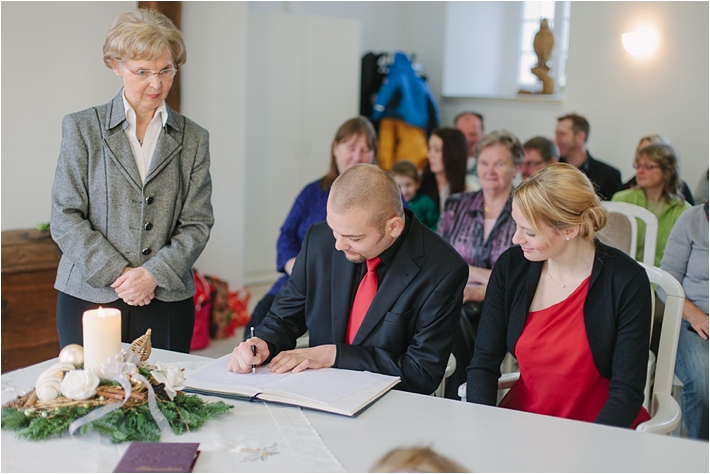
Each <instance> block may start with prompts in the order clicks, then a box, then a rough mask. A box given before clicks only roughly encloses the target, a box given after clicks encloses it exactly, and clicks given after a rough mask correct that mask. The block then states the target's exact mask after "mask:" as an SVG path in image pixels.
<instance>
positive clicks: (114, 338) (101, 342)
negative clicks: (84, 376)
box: [82, 307, 121, 377]
mask: <svg viewBox="0 0 710 474" xmlns="http://www.w3.org/2000/svg"><path fill="white" fill-rule="evenodd" d="M82 323H83V327H84V369H86V370H91V371H93V372H94V373H95V374H96V375H98V376H99V377H101V376H102V374H101V364H105V363H107V362H108V361H109V359H110V358H113V356H114V355H116V354H117V353H119V352H121V311H120V310H118V309H115V308H105V309H104V308H101V307H99V309H91V310H89V311H85V312H84V317H83V320H82Z"/></svg>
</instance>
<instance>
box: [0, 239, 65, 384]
mask: <svg viewBox="0 0 710 474" xmlns="http://www.w3.org/2000/svg"><path fill="white" fill-rule="evenodd" d="M60 257H61V252H60V251H59V248H58V247H57V245H56V244H55V243H54V241H53V240H52V239H51V237H50V235H49V232H40V231H37V230H34V229H22V230H7V231H3V232H2V372H3V373H4V372H8V371H10V370H14V369H18V368H21V367H26V366H28V365H32V364H36V363H37V362H42V361H45V360H47V359H51V358H53V357H57V355H58V354H59V336H58V334H57V317H56V312H57V290H55V289H54V279H55V277H56V275H57V265H58V264H59V258H60Z"/></svg>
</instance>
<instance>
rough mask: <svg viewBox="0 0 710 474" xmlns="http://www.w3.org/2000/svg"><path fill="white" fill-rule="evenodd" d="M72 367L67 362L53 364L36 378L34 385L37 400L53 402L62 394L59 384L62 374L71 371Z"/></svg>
mask: <svg viewBox="0 0 710 474" xmlns="http://www.w3.org/2000/svg"><path fill="white" fill-rule="evenodd" d="M73 369H74V365H73V364H70V363H68V362H59V363H57V364H54V365H53V366H51V367H50V368H48V369H47V370H45V371H44V372H42V373H41V374H40V376H39V377H37V382H36V383H35V393H37V398H38V399H39V400H41V401H43V402H47V401H51V400H54V399H55V398H57V397H59V395H61V394H62V391H61V389H60V388H59V384H60V383H61V381H62V379H63V378H64V372H66V371H69V370H73Z"/></svg>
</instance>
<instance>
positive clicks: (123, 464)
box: [113, 441, 200, 472]
mask: <svg viewBox="0 0 710 474" xmlns="http://www.w3.org/2000/svg"><path fill="white" fill-rule="evenodd" d="M199 446H200V443H149V442H142V441H134V442H132V443H131V444H130V445H129V446H128V449H127V450H126V452H125V453H123V457H122V458H121V460H120V461H119V462H118V464H117V465H116V469H114V470H113V472H192V468H193V467H194V466H195V461H197V456H198V455H199V454H200V452H199V451H198V450H197V448H198V447H199Z"/></svg>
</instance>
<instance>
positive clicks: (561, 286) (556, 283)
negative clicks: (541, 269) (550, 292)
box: [546, 269, 567, 288]
mask: <svg viewBox="0 0 710 474" xmlns="http://www.w3.org/2000/svg"><path fill="white" fill-rule="evenodd" d="M546 273H547V276H548V277H550V280H552V281H553V283H555V285H560V288H567V285H563V284H562V283H560V282H559V281H557V280H555V279H554V278H552V275H551V274H550V270H549V269H548V270H546Z"/></svg>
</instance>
